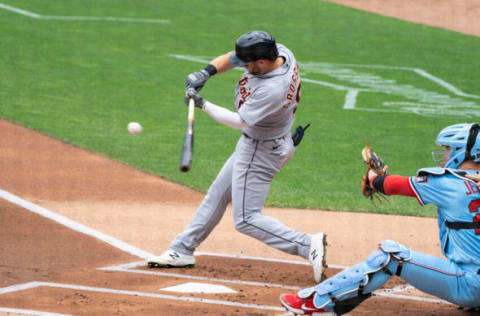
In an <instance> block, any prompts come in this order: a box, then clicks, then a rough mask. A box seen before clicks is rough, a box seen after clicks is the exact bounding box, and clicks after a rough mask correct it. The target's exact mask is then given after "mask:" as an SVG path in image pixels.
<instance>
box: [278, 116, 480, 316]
mask: <svg viewBox="0 0 480 316" xmlns="http://www.w3.org/2000/svg"><path fill="white" fill-rule="evenodd" d="M479 130H480V125H478V124H471V123H469V124H467V123H465V124H456V125H452V126H448V127H446V128H444V129H443V130H442V131H441V132H440V133H439V134H438V136H437V140H436V143H437V144H438V145H440V146H441V147H442V148H443V151H439V152H434V153H433V157H434V160H435V162H439V164H440V166H441V167H435V168H424V169H420V170H418V171H417V175H416V177H403V176H399V175H393V174H392V175H391V174H387V166H386V165H385V164H384V163H383V161H382V159H380V158H379V157H378V156H377V155H376V154H375V152H374V151H373V150H372V148H370V147H369V146H367V147H366V148H364V150H363V151H362V156H363V159H364V161H365V163H366V164H367V166H368V167H367V171H366V174H365V176H364V177H363V179H362V191H363V194H364V196H366V197H367V198H370V199H373V197H374V196H376V195H380V194H381V195H404V196H410V197H414V198H416V199H417V200H418V202H419V203H420V205H422V206H423V205H425V204H429V203H433V204H435V205H436V206H437V212H438V225H439V231H440V241H441V247H442V253H443V255H444V256H445V257H446V258H438V257H434V256H431V255H427V254H423V253H420V252H416V251H414V250H411V249H410V248H408V247H407V246H405V245H402V244H400V243H398V242H396V241H393V240H383V241H381V242H380V243H379V245H378V248H377V249H375V250H374V251H373V252H372V253H371V254H370V255H369V256H368V257H367V259H366V260H365V261H364V262H361V263H359V264H357V265H355V266H353V267H352V268H349V269H346V270H344V271H342V272H340V273H338V274H336V275H334V276H333V277H331V278H329V279H327V280H325V281H323V282H322V283H320V284H318V285H316V286H314V287H311V288H306V289H303V290H301V291H299V292H298V293H297V294H283V295H281V296H280V301H281V303H282V305H283V306H284V307H285V308H286V309H287V310H289V311H291V312H293V313H295V314H300V315H304V314H306V315H310V314H315V315H335V314H344V313H347V312H349V311H351V310H353V309H354V308H355V307H356V306H358V305H359V304H360V303H361V302H362V301H364V300H365V299H367V298H369V297H370V296H372V292H373V291H374V290H376V289H378V288H380V287H381V286H382V285H383V284H385V282H387V280H388V279H389V278H390V277H391V276H393V275H397V276H399V277H400V278H402V279H403V280H405V281H406V282H408V283H409V284H411V285H413V286H414V287H416V288H417V289H419V290H421V291H423V292H425V293H428V294H431V295H434V296H437V297H439V298H441V299H444V300H446V301H448V302H451V303H453V304H456V305H459V306H460V307H461V308H466V309H468V310H479V309H480V191H479V188H478V187H477V185H476V184H477V182H479V181H480V176H479V171H480V135H479ZM479 184H480V182H479ZM419 233H420V232H419Z"/></svg>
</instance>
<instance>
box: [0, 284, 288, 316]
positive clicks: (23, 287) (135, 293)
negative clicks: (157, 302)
mask: <svg viewBox="0 0 480 316" xmlns="http://www.w3.org/2000/svg"><path fill="white" fill-rule="evenodd" d="M38 287H52V288H61V289H68V290H77V291H88V292H99V293H108V294H118V295H129V296H136V297H149V298H158V299H167V300H174V301H184V302H193V303H202V304H215V305H223V306H232V307H241V308H250V309H260V310H272V311H285V309H284V308H282V307H278V306H269V305H258V304H247V303H237V302H230V301H221V300H214V299H207V298H198V297H191V296H181V295H178V296H177V295H168V294H157V293H146V292H138V291H129V290H115V289H107V288H101V287H93V286H84V285H74V284H63V283H51V282H29V283H24V284H19V285H17V286H11V287H9V291H8V293H12V292H15V291H20V290H26V289H34V288H38ZM2 290H3V289H0V294H3V293H2Z"/></svg>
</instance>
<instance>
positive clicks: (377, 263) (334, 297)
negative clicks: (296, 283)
mask: <svg viewBox="0 0 480 316" xmlns="http://www.w3.org/2000/svg"><path fill="white" fill-rule="evenodd" d="M410 257H411V253H410V250H409V249H408V248H407V247H405V246H403V245H401V244H399V243H397V242H395V241H392V240H384V241H382V242H381V243H380V245H379V248H377V249H376V250H374V251H373V252H372V253H371V254H370V255H369V256H368V258H367V260H366V261H364V262H361V263H358V264H357V265H355V266H353V267H351V268H348V269H345V270H344V271H342V272H340V273H338V274H336V275H335V276H333V277H331V278H329V279H327V280H325V281H323V282H322V283H320V284H318V285H317V286H315V287H312V288H307V289H303V290H301V291H299V292H298V296H299V297H301V298H307V297H310V296H312V295H313V296H314V299H313V303H314V305H315V307H317V308H324V309H327V310H330V311H335V312H336V313H338V314H342V313H347V312H349V311H350V310H352V309H354V308H355V307H356V306H357V305H359V304H360V303H361V302H363V301H364V300H365V299H367V298H368V297H370V295H371V293H372V292H373V291H374V290H376V289H378V288H379V287H381V286H382V285H383V284H385V282H387V280H388V279H389V278H390V277H391V276H392V275H394V274H399V272H400V271H399V269H400V267H401V265H399V264H398V263H399V262H403V261H408V260H410Z"/></svg>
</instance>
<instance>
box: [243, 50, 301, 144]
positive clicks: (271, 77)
mask: <svg viewBox="0 0 480 316" xmlns="http://www.w3.org/2000/svg"><path fill="white" fill-rule="evenodd" d="M277 48H278V54H279V56H281V57H283V58H284V63H283V65H282V66H280V67H279V68H277V69H275V70H274V71H272V72H270V73H268V74H265V75H261V76H255V75H252V74H250V73H249V72H248V71H245V72H244V74H243V76H242V79H241V80H240V81H239V82H238V84H237V87H236V89H235V108H236V109H237V112H238V114H239V115H240V117H241V118H242V119H243V120H244V121H245V122H247V126H246V127H245V128H244V129H243V130H242V132H243V133H245V134H247V135H248V136H250V137H252V138H254V139H259V140H264V139H275V138H278V137H281V136H283V135H285V134H287V133H289V132H290V130H291V128H292V125H293V121H294V113H295V108H296V106H297V103H298V100H299V96H298V95H297V94H299V93H300V91H299V90H300V89H299V86H300V74H299V69H298V65H297V61H296V60H295V57H294V56H293V54H292V52H291V51H290V50H289V49H288V48H286V47H285V46H283V45H280V44H277Z"/></svg>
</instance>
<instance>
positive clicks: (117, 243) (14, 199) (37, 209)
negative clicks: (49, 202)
mask: <svg viewBox="0 0 480 316" xmlns="http://www.w3.org/2000/svg"><path fill="white" fill-rule="evenodd" d="M0 198H3V199H5V200H7V201H9V202H11V203H13V204H16V205H18V206H20V207H22V208H24V209H26V210H29V211H31V212H33V213H35V214H38V215H40V216H43V217H46V218H49V219H51V220H53V221H55V222H57V223H59V224H61V225H64V226H66V227H68V228H70V229H72V230H74V231H77V232H80V233H83V234H86V235H89V236H91V237H94V238H96V239H98V240H101V241H103V242H106V243H108V244H110V245H111V246H113V247H115V248H117V249H120V250H122V251H124V252H127V253H130V254H132V255H134V256H137V257H139V258H142V259H148V258H150V257H153V254H151V253H148V252H146V251H143V250H140V249H138V248H136V247H135V246H132V245H130V244H128V243H125V242H123V241H121V240H118V239H116V238H114V237H111V236H109V235H106V234H104V233H101V232H99V231H96V230H94V229H92V228H90V227H87V226H85V225H82V224H80V223H77V222H75V221H73V220H71V219H69V218H67V217H65V216H62V215H59V214H56V213H54V212H52V211H50V210H47V209H45V208H43V207H41V206H38V205H36V204H34V203H31V202H28V201H26V200H24V199H21V198H20V197H18V196H16V195H14V194H12V193H9V192H7V191H4V190H1V189H0ZM197 255H211V256H223V257H228V258H241V259H251V260H264V261H276V262H283V263H294V264H306V263H302V262H299V261H291V262H290V261H288V260H279V259H266V258H261V257H248V256H236V255H225V254H217V253H207V252H199V253H197ZM142 263H143V264H145V262H144V261H141V262H135V263H128V264H126V265H116V266H112V267H106V268H101V269H112V270H116V271H125V272H132V273H143V274H152V275H154V274H158V275H160V273H159V272H154V271H145V270H134V269H131V268H133V267H136V266H138V265H139V264H142ZM330 266H331V267H333V265H330ZM336 267H342V266H338V265H337V266H336ZM342 268H343V267H342ZM169 276H170V275H169ZM175 277H179V278H180V277H182V278H186V277H187V276H184V275H181V276H180V275H179V276H175ZM188 278H190V279H195V278H199V277H195V276H188ZM218 281H219V282H220V279H219V280H218ZM227 281H229V283H234V282H235V280H223V281H222V282H227ZM240 282H248V281H240ZM37 283H38V282H31V283H26V284H23V285H18V286H14V287H7V288H3V289H0V295H1V294H5V293H8V292H12V291H18V290H21V289H22V288H21V286H27V288H28V287H29V286H32V284H34V285H35V284H37ZM237 283H239V282H237ZM248 283H250V285H260V286H264V285H265V284H264V283H260V282H248ZM257 283H258V284H257ZM244 284H246V283H244ZM35 286H37V285H35ZM272 286H273V284H272ZM275 286H280V287H283V288H291V289H298V287H293V286H288V285H275ZM375 294H376V295H377V296H385V297H391V298H399V299H406V300H415V301H424V302H434V303H448V302H446V301H443V300H436V299H429V298H423V297H415V296H403V295H396V294H392V293H391V291H390V292H388V293H387V292H385V291H379V292H375Z"/></svg>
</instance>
